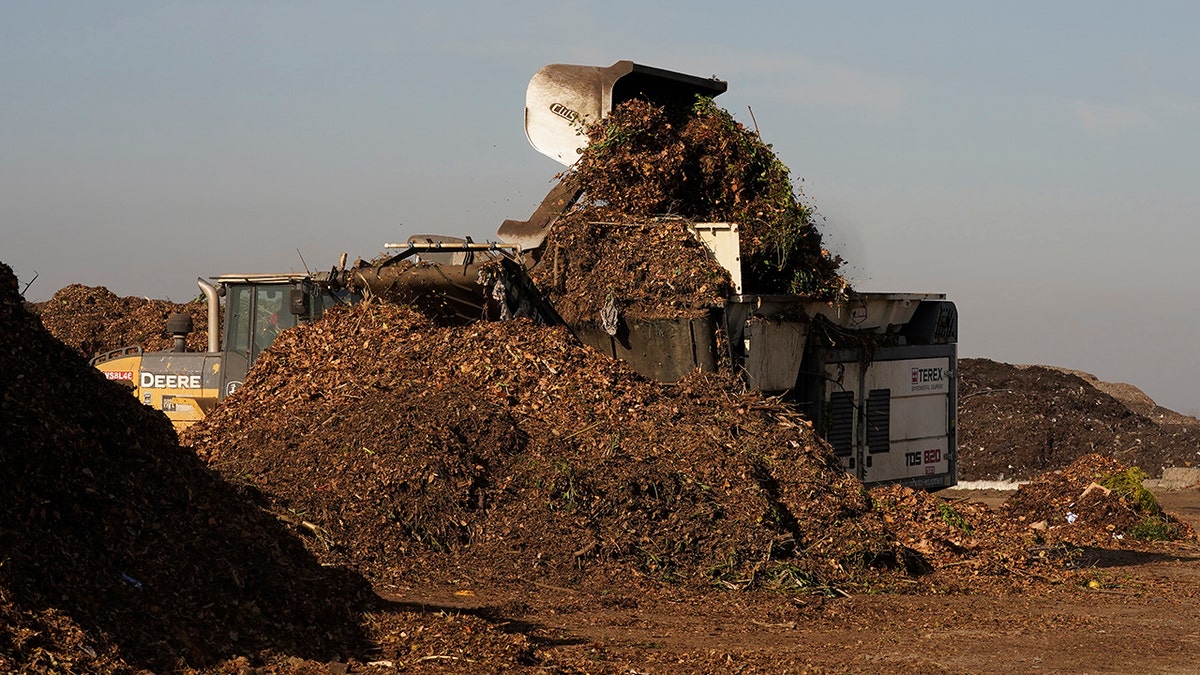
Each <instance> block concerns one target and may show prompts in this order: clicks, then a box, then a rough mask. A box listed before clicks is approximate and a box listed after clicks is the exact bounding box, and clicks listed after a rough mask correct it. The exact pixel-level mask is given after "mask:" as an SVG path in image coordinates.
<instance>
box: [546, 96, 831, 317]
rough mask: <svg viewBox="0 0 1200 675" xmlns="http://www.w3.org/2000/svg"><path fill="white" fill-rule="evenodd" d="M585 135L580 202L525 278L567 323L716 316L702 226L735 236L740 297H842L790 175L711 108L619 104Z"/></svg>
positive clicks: (753, 137)
mask: <svg viewBox="0 0 1200 675" xmlns="http://www.w3.org/2000/svg"><path fill="white" fill-rule="evenodd" d="M587 135H588V139H589V144H588V146H587V147H586V148H585V149H584V150H583V151H582V156H581V157H580V159H579V161H578V162H577V163H576V164H575V165H574V166H573V167H572V168H571V169H570V171H569V172H568V173H567V175H566V176H565V177H564V180H574V181H578V184H579V185H580V187H581V188H582V190H583V196H582V198H581V200H580V202H579V203H578V204H577V205H576V207H575V208H574V209H573V210H571V211H570V212H568V213H566V214H564V215H563V216H562V217H560V218H559V219H558V220H557V221H556V222H555V224H554V227H553V229H552V230H551V232H550V235H549V237H548V239H547V247H546V254H545V257H544V258H543V260H542V262H541V263H540V264H539V265H538V267H537V268H535V269H534V271H533V276H534V281H535V282H536V283H537V284H538V286H539V288H541V289H543V290H544V291H547V292H548V293H549V296H550V299H551V302H552V303H553V304H554V305H555V307H556V308H557V309H558V310H559V313H560V314H561V315H562V316H563V318H564V319H566V321H567V322H568V323H579V322H591V323H596V322H598V320H599V317H600V314H601V312H602V310H603V309H604V308H605V306H613V307H616V308H617V309H618V310H619V311H620V312H622V314H623V315H625V316H629V317H631V318H634V317H652V318H678V317H685V316H694V315H695V314H697V313H698V312H702V311H703V310H704V308H707V307H711V306H717V305H719V304H720V302H721V299H722V298H724V297H725V296H727V295H728V294H729V293H730V281H729V275H728V272H726V270H725V269H724V268H722V267H721V265H720V264H718V263H717V262H716V260H715V259H714V258H713V257H712V255H711V254H710V253H709V252H708V250H707V249H706V248H705V247H704V246H703V245H702V244H701V243H700V242H699V241H698V240H697V239H696V237H694V236H693V235H692V234H691V233H690V232H689V227H690V226H691V224H692V223H699V222H723V223H735V224H736V225H737V227H738V228H739V231H740V240H741V265H742V271H743V285H744V289H743V290H744V292H747V293H799V294H805V295H809V296H812V297H815V298H821V299H832V298H835V297H838V296H841V295H844V294H845V293H846V292H848V288H847V283H846V281H845V280H844V279H843V278H842V277H841V276H840V275H839V274H838V272H837V269H838V267H839V265H840V262H841V261H840V260H839V259H837V258H836V257H834V256H831V255H830V254H829V252H828V251H827V250H825V249H824V247H823V246H822V243H821V235H820V233H819V232H818V231H817V229H816V227H815V225H814V213H813V210H812V209H811V208H810V207H809V206H807V205H805V204H804V203H803V202H802V199H801V197H800V196H799V195H798V194H797V191H796V190H795V188H794V186H793V183H792V180H791V177H790V175H789V172H788V169H787V167H786V166H784V165H783V163H782V162H780V161H779V159H778V158H777V157H776V156H775V154H774V152H772V150H771V148H770V146H769V145H767V144H765V143H763V142H762V140H761V139H760V138H759V137H758V135H757V134H755V133H753V132H751V131H749V130H748V129H746V128H745V127H743V126H742V125H741V124H740V123H738V122H736V121H735V120H734V119H733V117H732V116H731V115H730V114H729V113H728V112H726V111H724V110H722V109H720V108H718V107H717V106H716V105H714V104H713V102H712V101H711V99H698V100H697V102H696V104H695V105H694V106H671V107H660V106H656V105H653V104H650V103H648V102H645V101H641V100H637V99H634V100H630V101H626V102H625V103H622V104H621V105H619V106H617V107H616V108H615V109H614V110H613V111H612V113H611V114H610V115H609V116H608V117H606V118H605V119H603V120H601V121H599V122H597V123H595V124H594V125H592V126H591V127H589V128H588V130H587Z"/></svg>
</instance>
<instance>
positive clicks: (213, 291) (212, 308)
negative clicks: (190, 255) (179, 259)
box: [196, 278, 221, 354]
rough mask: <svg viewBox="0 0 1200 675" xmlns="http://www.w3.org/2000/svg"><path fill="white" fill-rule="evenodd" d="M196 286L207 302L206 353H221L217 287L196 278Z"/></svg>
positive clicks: (219, 308)
mask: <svg viewBox="0 0 1200 675" xmlns="http://www.w3.org/2000/svg"><path fill="white" fill-rule="evenodd" d="M196 285H197V286H199V287H200V290H201V291H203V292H204V297H205V299H206V300H208V353H209V354H213V353H215V352H219V351H221V336H220V331H221V314H220V312H221V301H220V300H219V299H217V287H216V286H213V285H212V284H210V283H208V282H207V281H205V280H204V279H200V278H197V279H196Z"/></svg>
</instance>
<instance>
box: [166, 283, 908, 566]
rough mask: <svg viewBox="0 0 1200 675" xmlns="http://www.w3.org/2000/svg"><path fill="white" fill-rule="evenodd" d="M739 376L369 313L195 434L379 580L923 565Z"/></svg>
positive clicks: (399, 311) (812, 441)
mask: <svg viewBox="0 0 1200 675" xmlns="http://www.w3.org/2000/svg"><path fill="white" fill-rule="evenodd" d="M730 384H731V383H730V382H728V381H726V380H723V379H721V378H716V377H713V376H704V375H696V376H693V377H691V378H689V379H687V380H685V381H684V382H682V383H680V384H678V385H662V384H657V383H652V382H649V381H647V380H644V379H642V378H641V377H640V376H638V375H636V374H635V373H633V372H632V371H631V370H629V369H628V367H627V366H625V365H624V364H622V363H621V362H619V361H615V360H612V359H609V358H607V357H604V356H602V355H599V354H597V353H595V352H594V351H592V350H590V349H588V348H586V347H583V346H581V345H579V344H578V343H577V342H576V341H575V340H574V339H573V338H572V337H571V335H570V333H569V332H567V331H566V330H564V329H561V328H544V327H537V326H534V325H533V324H532V323H530V322H527V321H523V320H517V321H512V322H505V323H483V324H475V325H472V326H469V327H467V328H463V329H448V328H441V327H438V326H436V325H434V324H433V323H432V322H431V321H429V320H428V319H427V318H425V317H423V316H421V315H420V314H418V313H416V312H415V311H413V310H410V309H407V308H402V307H396V306H387V305H375V304H362V305H357V306H354V307H351V308H348V309H344V310H338V311H335V312H333V313H331V314H329V315H327V316H326V317H325V318H324V319H322V321H320V322H317V323H314V324H310V325H305V326H301V327H299V328H297V329H295V330H291V331H287V332H285V333H283V334H281V335H280V336H279V338H277V340H276V341H275V343H273V344H272V346H271V348H270V349H269V350H268V352H266V353H265V354H264V356H263V357H262V359H261V360H260V361H259V363H258V364H257V365H256V366H255V369H254V371H253V372H252V373H251V374H250V376H249V377H248V378H247V381H246V384H245V386H243V387H242V388H241V389H239V390H238V392H237V393H236V394H235V395H233V396H231V397H230V398H227V399H226V400H225V401H224V402H223V403H222V405H220V406H218V407H217V408H216V409H215V410H214V412H213V413H212V414H211V415H210V416H209V417H208V418H206V419H205V420H204V421H203V422H202V423H200V424H197V425H195V426H194V427H192V428H191V429H189V430H188V432H187V436H186V438H185V441H186V442H188V443H190V444H191V445H192V446H193V447H194V448H195V449H196V451H197V452H198V453H199V454H200V455H201V456H202V457H205V458H207V459H208V461H209V462H210V463H211V464H212V466H214V467H216V468H217V469H218V470H219V471H221V472H222V473H223V474H225V475H228V476H236V477H238V479H239V480H245V481H248V482H249V483H251V484H253V485H255V486H257V487H258V488H259V489H261V490H262V491H263V492H265V493H266V494H268V495H269V497H270V499H271V500H272V504H273V509H274V510H275V512H276V513H279V514H281V515H283V516H284V517H289V516H287V514H302V516H294V517H295V518H297V519H302V520H303V521H304V523H302V524H301V526H302V527H303V528H305V529H306V530H307V531H308V532H309V533H310V535H311V536H310V537H309V540H308V541H309V544H310V549H311V550H312V551H314V553H315V554H316V555H318V556H319V557H320V558H321V560H322V561H325V562H329V563H335V564H341V565H347V566H350V567H352V568H353V569H356V570H358V571H360V572H362V573H363V574H364V575H366V576H368V577H369V578H371V579H372V580H373V581H375V582H376V583H391V582H395V583H404V582H405V581H406V580H412V579H421V578H429V577H432V578H443V577H445V576H447V575H450V574H453V575H464V574H465V575H469V577H470V578H473V579H490V580H493V581H495V580H500V581H511V580H512V579H533V580H547V579H548V580H551V581H553V582H554V583H567V584H571V585H583V586H587V585H588V584H590V583H596V584H599V585H600V586H604V585H605V584H607V583H609V582H610V581H611V578H612V577H620V578H622V579H624V580H625V583H629V580H630V579H642V580H646V581H648V582H655V583H657V582H661V581H669V582H683V583H689V582H695V583H699V584H701V585H702V586H704V587H708V586H709V585H713V584H715V585H718V586H722V587H728V588H745V587H763V586H771V587H776V586H778V587H792V588H825V587H828V586H829V585H832V584H843V585H847V584H849V585H852V584H854V583H856V581H861V580H862V579H865V578H868V577H871V576H873V575H883V576H887V575H893V576H894V575H897V574H898V575H900V576H904V575H906V574H908V573H909V572H914V571H918V570H919V569H920V568H922V567H923V564H922V563H921V562H920V561H919V559H918V558H917V557H916V556H914V555H913V554H912V553H911V552H910V551H908V550H907V549H905V548H904V547H902V546H899V545H898V544H897V543H896V542H895V541H894V539H893V538H892V537H891V536H890V534H889V533H888V532H887V531H886V529H885V528H884V527H883V524H882V522H881V521H880V519H879V518H878V516H877V515H876V514H875V512H874V511H873V510H872V507H871V502H870V499H869V498H868V495H867V493H866V491H865V490H864V489H863V486H862V484H861V483H859V482H858V481H857V480H856V479H854V478H852V477H850V476H849V475H847V474H846V473H845V472H844V471H843V470H842V469H841V468H840V466H839V464H838V463H837V462H836V461H835V460H834V459H833V457H832V456H831V454H830V453H829V451H828V449H827V446H825V444H824V443H823V442H822V441H820V440H819V439H817V438H816V437H815V435H814V434H813V432H812V430H811V428H810V426H809V424H808V423H807V422H806V421H805V420H804V419H803V418H801V417H799V416H798V415H796V414H795V413H793V412H792V411H791V410H790V409H789V408H788V407H787V406H785V405H784V404H781V403H779V402H777V401H772V400H767V399H763V398H759V397H755V396H738V395H734V394H731V393H729V389H730V386H729V385H730ZM450 570H453V572H451V571H450Z"/></svg>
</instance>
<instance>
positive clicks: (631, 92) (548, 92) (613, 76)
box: [525, 61, 728, 166]
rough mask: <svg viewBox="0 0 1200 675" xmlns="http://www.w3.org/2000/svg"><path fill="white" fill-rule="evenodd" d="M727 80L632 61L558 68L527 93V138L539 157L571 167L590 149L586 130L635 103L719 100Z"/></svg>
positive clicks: (544, 70) (547, 69)
mask: <svg viewBox="0 0 1200 675" xmlns="http://www.w3.org/2000/svg"><path fill="white" fill-rule="evenodd" d="M727 88H728V84H727V83H726V82H725V81H723V80H718V79H716V78H715V77H713V78H703V77H696V76H694V75H684V74H683V73H676V72H672V71H670V70H662V69H661V68H652V67H650V66H643V65H640V64H637V63H634V62H632V61H617V62H616V63H614V64H613V65H611V66H608V67H607V68H601V67H598V66H571V65H564V64H553V65H549V66H546V67H545V68H542V69H541V70H539V71H538V72H537V73H536V74H535V75H534V76H533V79H531V80H530V81H529V87H528V89H526V92H525V135H526V137H527V138H529V143H530V144H531V145H532V146H533V147H534V148H535V149H536V150H537V151H538V152H540V153H542V154H543V155H546V156H547V157H550V158H551V159H553V160H555V161H557V162H559V163H561V164H564V165H566V166H570V165H572V164H574V163H575V160H577V159H579V149H580V148H581V147H583V146H584V145H586V143H587V141H586V140H585V139H584V137H583V127H584V125H587V124H591V123H593V122H595V121H597V120H599V119H602V118H603V117H604V116H605V115H607V114H608V113H610V112H612V109H613V108H614V107H616V106H618V105H620V104H621V103H622V102H624V101H627V100H629V99H631V98H643V99H646V100H649V101H651V102H652V103H656V104H658V105H666V104H671V103H685V104H687V103H690V102H691V101H692V99H694V98H695V97H696V96H697V95H702V96H717V95H718V94H721V93H724V91H725V90H726V89H727Z"/></svg>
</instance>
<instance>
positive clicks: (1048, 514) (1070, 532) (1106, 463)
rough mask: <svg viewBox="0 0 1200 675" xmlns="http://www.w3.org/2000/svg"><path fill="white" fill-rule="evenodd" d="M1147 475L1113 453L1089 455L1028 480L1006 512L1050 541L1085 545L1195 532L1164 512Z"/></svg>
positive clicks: (1114, 544)
mask: <svg viewBox="0 0 1200 675" xmlns="http://www.w3.org/2000/svg"><path fill="white" fill-rule="evenodd" d="M1145 477H1146V474H1145V473H1144V472H1142V471H1141V470H1139V469H1137V468H1136V467H1128V466H1126V465H1124V464H1122V463H1121V462H1118V461H1117V460H1115V459H1113V458H1111V457H1106V456H1102V455H1098V454H1086V455H1083V456H1081V457H1079V458H1078V459H1076V460H1075V461H1073V462H1071V463H1070V464H1069V465H1068V466H1066V467H1064V468H1062V469H1059V470H1056V471H1049V472H1046V473H1044V474H1042V475H1040V476H1038V477H1037V478H1035V479H1034V480H1033V481H1031V482H1029V483H1027V484H1025V485H1022V486H1021V488H1020V489H1019V490H1018V491H1017V493H1016V494H1015V495H1013V496H1012V497H1011V498H1010V499H1009V500H1008V501H1007V502H1005V504H1004V509H1003V511H1004V512H1005V513H1007V514H1010V515H1014V516H1016V517H1017V518H1018V519H1019V520H1020V521H1022V522H1024V523H1025V524H1026V525H1029V526H1035V531H1036V532H1038V533H1039V536H1042V537H1044V538H1045V539H1047V540H1049V541H1052V542H1061V541H1065V542H1069V543H1072V544H1076V545H1079V546H1099V547H1108V548H1111V547H1116V546H1120V545H1122V544H1123V543H1132V542H1133V541H1134V540H1151V541H1154V540H1171V539H1181V538H1185V537H1191V536H1192V532H1191V530H1190V528H1188V526H1187V525H1186V524H1184V523H1182V522H1180V521H1179V520H1178V519H1176V518H1174V517H1173V516H1171V515H1169V514H1166V513H1164V512H1163V510H1162V508H1161V507H1159V505H1158V502H1157V500H1156V499H1155V498H1154V495H1153V494H1151V493H1150V491H1149V490H1147V489H1145V488H1144V487H1142V480H1143V479H1144V478H1145Z"/></svg>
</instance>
